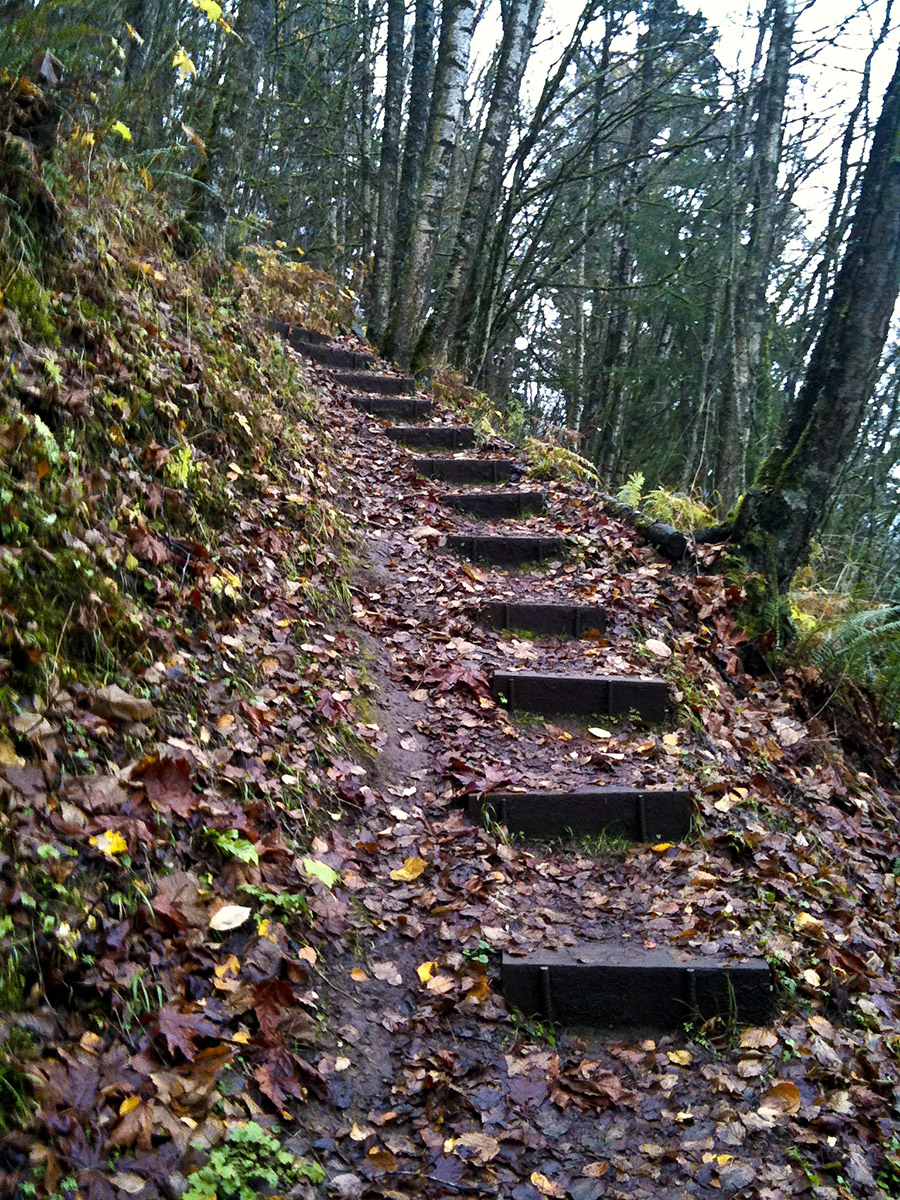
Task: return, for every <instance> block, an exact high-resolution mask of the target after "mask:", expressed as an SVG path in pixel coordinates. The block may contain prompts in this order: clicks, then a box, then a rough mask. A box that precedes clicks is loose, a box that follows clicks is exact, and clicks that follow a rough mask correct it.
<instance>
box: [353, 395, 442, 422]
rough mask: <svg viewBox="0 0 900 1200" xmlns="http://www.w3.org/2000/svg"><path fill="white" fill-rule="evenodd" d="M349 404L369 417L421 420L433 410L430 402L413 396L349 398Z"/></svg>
mask: <svg viewBox="0 0 900 1200" xmlns="http://www.w3.org/2000/svg"><path fill="white" fill-rule="evenodd" d="M350 403H351V404H352V405H353V407H354V408H358V409H360V410H361V411H362V412H365V413H368V414H369V416H370V417H384V418H387V417H406V418H407V419H409V418H419V419H423V418H425V417H430V416H431V413H432V409H433V405H432V402H431V401H430V400H421V399H417V398H416V397H415V396H351V397H350Z"/></svg>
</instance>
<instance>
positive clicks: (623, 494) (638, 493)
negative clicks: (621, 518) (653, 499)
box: [616, 471, 644, 508]
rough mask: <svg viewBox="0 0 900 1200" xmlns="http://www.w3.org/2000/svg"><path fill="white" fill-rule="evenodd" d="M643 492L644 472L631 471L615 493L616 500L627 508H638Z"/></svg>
mask: <svg viewBox="0 0 900 1200" xmlns="http://www.w3.org/2000/svg"><path fill="white" fill-rule="evenodd" d="M643 491H644V472H643V471H633V472H632V473H631V474H630V475H629V476H628V478H627V479H626V480H625V482H624V483H623V484H622V486H621V487H620V488H619V490H618V491H617V492H616V499H617V500H621V502H622V503H623V504H627V505H628V507H629V508H640V506H641V498H642V494H643Z"/></svg>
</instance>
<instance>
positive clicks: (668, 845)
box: [650, 842, 675, 854]
mask: <svg viewBox="0 0 900 1200" xmlns="http://www.w3.org/2000/svg"><path fill="white" fill-rule="evenodd" d="M674 845H675V843H674V842H657V843H656V845H655V846H651V847H650V849H651V850H652V851H653V853H654V854H665V852H666V851H667V850H671V849H672V847H673V846H674Z"/></svg>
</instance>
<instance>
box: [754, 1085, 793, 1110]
mask: <svg viewBox="0 0 900 1200" xmlns="http://www.w3.org/2000/svg"><path fill="white" fill-rule="evenodd" d="M759 1107H760V1108H766V1109H774V1110H775V1111H776V1112H780V1113H785V1114H786V1115H787V1116H792V1115H793V1114H794V1113H795V1112H797V1111H798V1110H799V1108H800V1089H799V1088H798V1087H797V1085H796V1083H791V1081H790V1080H789V1079H779V1080H778V1082H777V1083H773V1084H772V1086H771V1087H770V1088H769V1089H768V1091H766V1092H763V1094H762V1096H761V1098H760V1102H759Z"/></svg>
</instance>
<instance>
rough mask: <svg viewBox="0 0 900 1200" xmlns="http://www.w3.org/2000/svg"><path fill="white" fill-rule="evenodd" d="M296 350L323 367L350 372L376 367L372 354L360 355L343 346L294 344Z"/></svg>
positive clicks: (307, 343) (309, 343)
mask: <svg viewBox="0 0 900 1200" xmlns="http://www.w3.org/2000/svg"><path fill="white" fill-rule="evenodd" d="M292 345H294V347H295V349H296V350H298V351H299V353H300V354H302V355H304V357H306V358H309V359H312V361H313V362H315V363H318V364H319V366H321V367H329V368H332V367H335V368H338V369H341V370H348V371H369V370H371V369H372V368H373V367H374V366H375V359H374V358H373V356H372V355H371V354H360V353H358V352H357V351H355V350H345V349H344V348H343V347H342V346H320V345H318V344H314V343H312V342H298V343H292Z"/></svg>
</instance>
